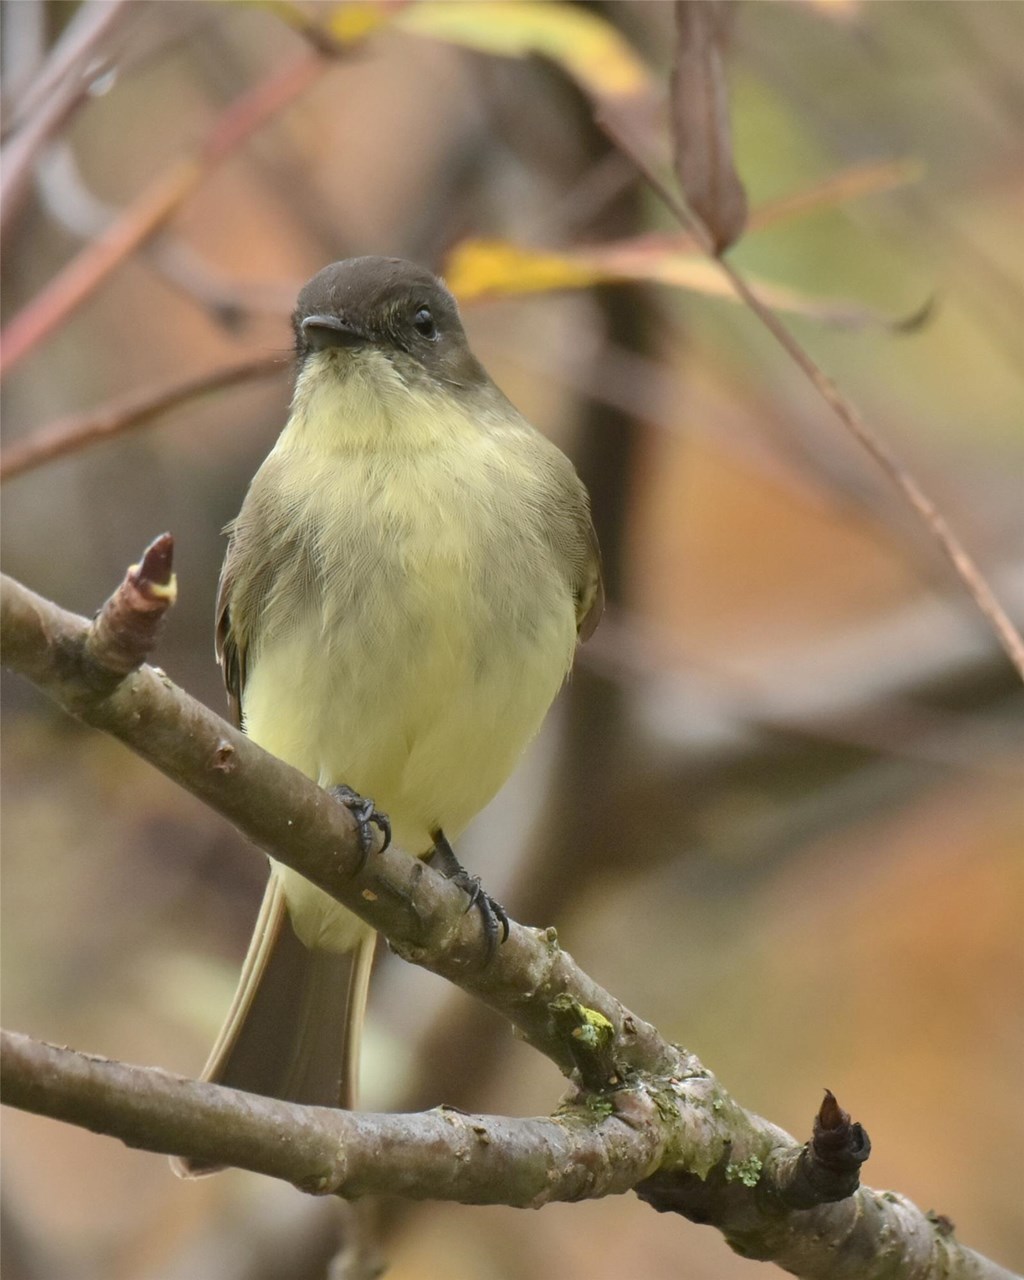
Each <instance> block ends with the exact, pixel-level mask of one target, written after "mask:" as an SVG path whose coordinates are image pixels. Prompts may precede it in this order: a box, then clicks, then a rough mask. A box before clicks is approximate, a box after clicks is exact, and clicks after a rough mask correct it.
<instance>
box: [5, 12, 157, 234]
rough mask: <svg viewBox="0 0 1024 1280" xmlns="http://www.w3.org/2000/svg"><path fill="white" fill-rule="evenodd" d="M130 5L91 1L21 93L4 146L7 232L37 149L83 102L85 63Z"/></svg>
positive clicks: (79, 13)
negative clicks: (23, 93) (22, 93)
mask: <svg viewBox="0 0 1024 1280" xmlns="http://www.w3.org/2000/svg"><path fill="white" fill-rule="evenodd" d="M135 3H136V0H92V3H90V4H85V5H82V6H81V8H80V9H79V11H78V12H77V13H76V14H75V16H74V18H73V19H72V21H71V23H70V25H69V26H68V29H67V30H66V31H65V33H64V35H63V36H62V37H61V39H60V40H59V41H58V43H57V44H56V45H55V47H54V48H53V50H52V51H51V53H50V55H49V57H48V58H47V60H46V62H45V64H44V65H43V67H42V69H41V71H40V72H39V74H38V75H37V76H36V78H35V79H34V80H33V82H32V84H31V85H29V87H28V89H27V90H26V92H25V95H24V97H23V99H22V101H21V102H20V103H19V104H18V112H17V115H16V118H15V121H14V126H13V127H14V132H13V133H12V135H11V136H10V138H9V139H6V140H5V142H4V147H3V181H2V183H0V228H3V229H6V227H7V226H8V224H9V222H10V217H11V213H12V211H13V210H14V209H16V208H17V207H18V205H19V203H20V202H21V199H22V198H23V196H24V194H25V191H26V190H27V188H28V184H29V180H30V178H31V174H32V166H33V164H34V163H35V160H36V157H37V156H38V154H39V151H40V149H41V148H42V147H43V146H45V144H46V143H47V142H48V141H49V139H50V138H52V137H53V135H54V134H55V133H56V132H57V131H58V130H59V129H61V128H62V127H63V126H64V125H65V124H66V123H67V121H68V120H69V118H70V117H71V115H72V113H73V112H74V111H75V110H76V109H77V108H78V107H79V106H81V104H82V103H83V102H84V101H85V98H86V95H87V92H88V88H89V84H88V80H87V78H86V72H87V71H88V70H89V63H90V60H91V59H92V58H93V57H94V55H95V52H96V50H97V49H99V48H100V47H101V46H102V45H103V44H104V43H105V42H109V40H110V38H111V36H112V35H113V34H114V33H115V32H116V31H117V28H118V27H120V26H121V25H122V24H123V22H124V19H125V18H126V17H127V16H128V14H129V12H130V10H131V8H132V6H133V5H134V4H135Z"/></svg>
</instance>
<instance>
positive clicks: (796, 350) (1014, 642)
mask: <svg viewBox="0 0 1024 1280" xmlns="http://www.w3.org/2000/svg"><path fill="white" fill-rule="evenodd" d="M598 123H599V124H600V125H601V127H602V128H603V129H604V130H605V132H606V133H607V134H608V136H609V138H611V140H612V141H613V142H614V143H615V145H616V146H617V147H618V148H619V149H620V150H621V151H622V152H623V154H624V155H626V156H628V157H629V159H630V160H631V161H632V162H633V164H635V165H636V167H637V170H638V171H639V172H640V173H641V174H642V175H643V177H644V179H645V180H646V181H647V183H648V185H649V186H650V187H651V189H652V190H653V191H654V192H655V194H656V195H657V196H658V197H659V199H660V200H661V201H662V202H663V204H664V205H665V206H666V208H668V209H669V211H670V212H671V213H672V214H673V215H674V217H675V218H676V219H677V220H678V221H679V222H680V223H681V225H682V226H683V227H684V228H685V229H686V230H687V231H688V232H689V233H690V234H691V235H692V236H693V238H694V240H695V242H696V243H697V245H698V246H699V248H700V249H701V251H702V252H703V253H705V254H706V255H707V256H708V257H709V258H711V259H712V260H713V261H714V262H715V263H716V264H717V266H718V269H719V270H720V271H721V272H722V274H723V275H724V277H725V278H726V280H728V282H729V284H730V285H731V286H732V288H733V290H734V292H735V293H736V295H737V297H739V298H740V300H741V301H742V302H744V303H745V304H746V306H747V307H748V308H749V309H750V310H751V311H752V312H753V314H754V315H755V316H756V317H757V318H758V320H759V321H760V322H761V324H762V325H764V327H765V328H766V329H767V330H768V332H769V333H770V334H771V335H772V337H773V338H775V340H776V342H778V343H779V345H780V346H781V347H782V349H783V350H784V351H785V352H786V354H787V355H788V356H789V357H790V359H792V360H793V361H794V363H795V364H796V365H797V366H798V368H799V369H800V370H801V371H802V372H803V373H804V375H805V376H806V377H807V379H808V381H809V382H810V383H811V385H812V386H813V387H814V389H815V390H816V391H817V392H818V394H819V395H820V396H821V398H822V399H823V400H824V401H825V403H826V404H827V405H828V406H829V408H830V409H831V410H832V412H833V413H834V414H835V415H836V417H837V418H838V419H839V421H840V422H842V424H843V425H844V426H845V427H846V429H847V430H848V431H849V432H850V433H851V435H853V437H854V438H855V439H856V440H857V441H858V443H859V444H860V445H861V446H862V447H863V448H864V449H866V450H867V452H868V453H869V454H870V455H871V457H872V458H874V460H875V461H876V462H877V463H878V465H879V466H880V467H881V469H882V471H883V472H884V473H885V474H886V475H887V476H888V477H889V479H890V480H891V481H892V483H893V484H894V485H895V486H896V487H897V489H899V491H900V492H901V493H902V494H903V496H904V498H906V500H907V502H908V503H909V505H910V506H911V508H912V509H913V510H914V511H915V512H916V513H917V514H918V516H919V517H920V518H921V520H922V521H923V522H924V524H925V525H926V526H927V528H928V530H929V531H930V533H931V534H932V536H933V538H934V539H935V540H936V542H937V543H938V544H939V546H940V547H941V548H942V550H943V552H944V553H945V555H946V557H947V559H948V560H949V561H950V563H951V564H952V566H953V569H954V572H955V573H956V575H957V577H958V578H959V579H960V581H961V582H962V583H963V585H964V586H965V587H966V589H967V591H968V593H969V594H970V596H971V598H972V599H973V600H974V602H975V604H976V605H977V606H978V608H979V609H980V610H981V612H982V614H983V615H984V616H985V617H986V618H987V619H988V621H989V623H990V624H991V626H992V628H993V630H994V631H995V633H996V635H997V636H998V638H999V642H1000V644H1001V645H1002V647H1003V649H1004V650H1005V651H1006V654H1007V657H1009V659H1010V661H1011V662H1012V663H1013V665H1014V666H1015V667H1016V669H1017V671H1018V672H1019V674H1020V676H1021V679H1024V638H1022V637H1021V634H1020V632H1019V631H1018V630H1017V628H1016V627H1015V626H1014V624H1013V622H1012V621H1011V619H1010V616H1009V614H1008V613H1007V612H1006V610H1005V609H1004V608H1003V606H1002V605H1001V604H1000V602H999V600H998V599H997V597H996V595H995V592H994V591H993V590H992V588H991V587H990V586H989V584H988V582H987V580H986V579H985V576H984V575H983V574H982V572H981V570H980V569H979V568H978V566H977V565H976V564H975V563H974V560H973V558H972V557H971V556H970V554H969V553H968V552H967V550H966V548H965V547H964V546H963V544H962V543H961V542H960V539H959V538H958V537H957V536H956V534H955V533H954V532H953V530H952V529H951V528H950V526H949V524H948V523H947V522H946V520H945V518H944V517H943V516H942V514H941V513H940V512H939V509H938V508H937V507H936V505H935V503H934V502H933V501H932V499H931V498H930V497H929V496H928V495H927V494H926V493H925V491H924V490H923V489H922V488H921V486H920V484H918V482H917V480H915V479H914V477H913V476H912V475H911V474H910V472H909V471H908V470H907V468H906V467H905V466H904V464H903V463H902V462H901V461H900V459H899V458H898V457H897V456H896V454H895V452H894V451H893V450H892V449H891V448H890V447H889V445H888V444H886V443H885V441H883V440H882V438H881V437H880V436H879V435H877V434H876V432H875V431H874V430H873V429H872V428H871V427H870V426H869V425H868V424H867V423H866V422H865V421H864V419H863V418H862V417H861V416H860V414H859V412H858V411H857V409H856V408H855V407H854V406H853V404H852V403H851V402H850V401H849V400H848V399H847V398H846V397H845V396H844V395H843V394H842V393H841V392H840V391H839V389H838V387H837V386H836V385H835V383H834V382H833V381H832V380H831V379H830V378H829V377H827V376H826V374H825V373H824V372H823V371H822V370H821V369H819V367H818V366H817V364H816V363H815V362H814V360H813V359H812V358H811V356H810V355H809V354H808V353H807V352H806V351H805V350H804V348H803V347H802V346H801V345H800V343H799V342H798V341H797V339H796V338H795V337H794V336H793V334H792V333H790V331H789V329H787V328H786V326H785V324H784V323H783V322H782V320H780V319H779V317H778V316H777V315H776V314H775V312H774V311H773V310H772V309H771V308H770V307H769V306H767V305H766V304H765V303H763V302H762V301H761V300H760V298H758V296H757V294H756V293H754V291H753V289H751V287H750V285H748V284H747V282H746V280H745V279H744V277H743V276H742V275H741V274H740V273H739V272H738V271H737V270H736V268H735V267H733V266H732V265H731V264H730V263H729V262H727V261H726V260H725V259H724V258H720V257H719V256H718V255H717V253H716V250H715V242H714V239H713V237H712V236H711V234H710V232H709V231H708V230H707V228H706V227H705V226H704V224H703V222H702V221H701V220H700V218H699V217H697V216H696V215H695V214H694V213H693V212H692V211H691V210H690V209H688V208H687V207H686V205H685V203H684V202H683V201H682V200H681V199H680V198H679V197H678V196H676V195H675V194H674V193H673V192H672V191H670V190H669V188H668V187H667V186H666V185H665V183H664V182H663V181H662V180H661V178H659V176H658V175H657V173H656V172H655V170H654V168H653V167H652V165H651V164H650V163H649V162H648V160H647V158H646V155H645V154H644V147H643V145H642V143H640V142H639V140H638V138H637V136H636V132H635V130H634V129H633V128H632V127H631V125H630V123H629V119H628V117H627V116H626V115H625V114H618V115H616V114H615V113H614V112H613V110H611V109H609V108H608V107H607V106H606V107H604V108H602V110H601V112H600V114H599V115H598Z"/></svg>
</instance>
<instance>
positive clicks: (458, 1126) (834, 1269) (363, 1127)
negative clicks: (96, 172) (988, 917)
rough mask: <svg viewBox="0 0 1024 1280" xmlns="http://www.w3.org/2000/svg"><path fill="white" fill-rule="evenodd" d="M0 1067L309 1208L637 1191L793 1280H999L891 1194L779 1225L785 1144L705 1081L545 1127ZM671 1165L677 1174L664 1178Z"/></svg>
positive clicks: (530, 1201) (25, 1064)
mask: <svg viewBox="0 0 1024 1280" xmlns="http://www.w3.org/2000/svg"><path fill="white" fill-rule="evenodd" d="M0 1053H2V1062H3V1073H2V1076H0V1100H2V1101H3V1102H5V1103H8V1104H10V1105H12V1106H16V1107H20V1108H21V1109H23V1110H26V1111H31V1112H34V1113H35V1114H38V1115H45V1116H49V1117H51V1118H53V1119H57V1120H63V1121H65V1122H67V1123H69V1124H75V1125H78V1126H79V1127H82V1128H86V1129H89V1130H90V1131H92V1132H93V1133H101V1134H105V1135H107V1136H110V1137H115V1138H120V1139H121V1140H122V1141H123V1142H125V1143H127V1144H128V1145H129V1146H132V1147H141V1148H143V1149H144V1150H149V1151H156V1152H162V1153H164V1154H168V1155H178V1156H189V1157H192V1158H195V1159H199V1160H205V1161H216V1162H218V1163H222V1162H225V1161H226V1162H227V1163H230V1164H232V1165H235V1166H237V1167H239V1168H244V1169H250V1170H252V1171H253V1172H256V1173H262V1174H266V1175H267V1176H270V1177H274V1178H281V1179H284V1180H285V1181H288V1182H291V1183H292V1184H294V1185H295V1186H297V1187H298V1188H299V1189H300V1190H303V1191H306V1192H308V1193H311V1194H315V1195H340V1196H345V1197H346V1198H349V1199H352V1198H356V1197H359V1196H364V1195H373V1194H382V1193H383V1194H389V1195H399V1196H403V1197H406V1198H408V1199H412V1200H425V1199H430V1200H453V1201H457V1202H460V1203H463V1204H506V1205H513V1206H521V1207H538V1206H540V1205H542V1204H549V1203H552V1202H554V1201H565V1200H581V1199H594V1198H597V1197H599V1196H604V1195H613V1194H621V1193H622V1192H625V1191H628V1190H630V1189H635V1190H636V1191H637V1193H638V1195H639V1196H640V1197H641V1198H642V1199H644V1200H646V1201H647V1202H648V1203H650V1204H651V1205H652V1206H653V1207H654V1208H656V1209H658V1210H659V1211H660V1212H675V1213H680V1214H682V1215H684V1216H686V1217H688V1218H691V1219H692V1220H693V1221H696V1222H703V1223H711V1224H714V1225H716V1226H718V1227H719V1228H720V1229H721V1230H722V1231H723V1233H724V1234H725V1236H726V1239H727V1240H728V1241H729V1243H730V1244H731V1245H732V1247H733V1248H735V1249H736V1250H737V1251H738V1252H740V1253H742V1254H743V1255H744V1256H746V1257H751V1258H761V1259H765V1260H769V1259H770V1260H773V1261H775V1262H777V1263H779V1264H780V1265H781V1266H783V1267H785V1268H786V1269H787V1270H789V1271H792V1272H793V1273H794V1274H796V1275H798V1276H803V1277H806V1278H807V1280H893V1278H894V1277H896V1278H898V1277H900V1276H907V1277H909V1276H920V1275H942V1276H945V1277H948V1278H949V1280H1012V1277H1011V1276H1010V1273H1009V1272H1007V1271H1005V1270H1003V1268H1001V1267H999V1266H997V1265H995V1264H994V1263H991V1262H988V1261H987V1260H986V1259H984V1258H981V1257H980V1256H979V1255H977V1254H975V1253H973V1252H972V1251H971V1250H970V1249H966V1248H964V1247H963V1246H962V1245H960V1244H959V1243H958V1242H957V1241H956V1239H955V1237H954V1235H953V1228H952V1224H951V1223H950V1222H949V1221H948V1219H945V1218H943V1217H941V1216H938V1215H935V1214H927V1215H926V1214H922V1213H921V1212H920V1211H919V1210H918V1209H916V1208H915V1207H914V1206H913V1205H912V1204H910V1202H909V1201H907V1200H905V1199H903V1197H901V1196H897V1195H894V1194H893V1193H892V1192H886V1193H884V1194H879V1193H877V1192H873V1191H870V1190H867V1189H862V1190H860V1191H858V1192H856V1194H855V1195H853V1196H850V1197H849V1198H845V1199H842V1200H841V1201H840V1202H838V1203H830V1202H828V1200H829V1197H819V1198H818V1199H816V1200H815V1201H814V1203H813V1204H811V1205H808V1206H806V1208H805V1209H804V1211H803V1212H800V1213H794V1212H793V1211H792V1210H791V1208H789V1207H788V1206H787V1205H786V1204H785V1203H783V1201H782V1198H781V1196H780V1194H779V1190H780V1184H781V1183H782V1182H784V1180H785V1179H784V1178H782V1179H780V1178H779V1177H778V1176H777V1171H778V1170H779V1169H783V1170H786V1171H788V1170H789V1169H790V1168H791V1167H792V1159H791V1158H790V1159H788V1161H780V1160H779V1158H778V1152H779V1151H780V1150H781V1152H782V1154H783V1155H784V1156H787V1157H791V1156H792V1153H793V1151H794V1150H795V1148H794V1147H793V1144H792V1142H791V1140H789V1139H788V1138H786V1137H785V1135H782V1134H780V1132H779V1131H778V1130H774V1129H772V1127H771V1126H770V1125H767V1124H766V1123H765V1122H764V1121H763V1120H758V1119H757V1118H756V1117H751V1116H746V1115H745V1113H743V1112H741V1111H739V1109H738V1108H736V1107H735V1104H733V1103H731V1102H730V1101H729V1100H728V1099H727V1098H726V1097H725V1095H723V1094H722V1093H721V1092H720V1090H718V1088H717V1086H716V1085H715V1084H714V1082H713V1081H712V1080H711V1078H710V1077H709V1076H708V1075H707V1074H706V1073H703V1072H700V1073H697V1074H692V1073H689V1074H683V1075H681V1076H680V1077H679V1078H677V1079H676V1080H674V1081H673V1082H672V1085H673V1088H672V1089H671V1090H670V1091H666V1090H664V1089H662V1090H659V1091H658V1092H652V1091H651V1090H650V1089H649V1087H648V1086H647V1084H646V1083H645V1082H643V1081H640V1082H637V1083H636V1084H635V1085H634V1087H632V1088H628V1089H621V1090H618V1091H617V1092H615V1093H614V1094H612V1095H611V1096H610V1097H609V1098H608V1099H604V1100H601V1101H600V1102H598V1103H597V1104H596V1105H595V1103H594V1101H593V1100H590V1099H586V1098H584V1099H580V1100H578V1101H577V1102H576V1103H575V1104H571V1105H566V1106H563V1107H562V1108H560V1109H559V1112H558V1114H557V1116H555V1117H552V1118H533V1119H509V1118H506V1117H503V1116H473V1115H466V1114H464V1113H463V1112H459V1111H451V1110H448V1109H447V1108H436V1109H434V1110H433V1111H429V1112H421V1113H414V1114H405V1115H373V1114H365V1113H363V1114H361V1113H359V1112H351V1111H339V1110H335V1109H328V1108H324V1107H304V1106H297V1105H295V1104H294V1103H287V1102H278V1101H277V1100H275V1099H270V1098H263V1097H259V1096H257V1095H255V1094H246V1093H239V1092H238V1091H236V1090H233V1089H225V1088H223V1087H221V1086H219V1085H212V1084H208V1083H206V1082H202V1081H197V1080H187V1079H183V1078H182V1077H180V1076H174V1075H171V1074H169V1073H168V1072H164V1071H159V1070H156V1069H153V1068H145V1067H134V1066H128V1065H126V1064H123V1063H119V1062H112V1061H109V1060H108V1059H105V1058H98V1057H94V1056H91V1055H86V1054H81V1053H75V1052H73V1051H72V1050H69V1049H64V1048H58V1047H56V1046H54V1045H47V1044H43V1043H40V1042H39V1041H35V1040H32V1039H30V1038H29V1037H28V1036H24V1035H19V1034H17V1033H13V1032H2V1033H0ZM723 1117H724V1121H723V1119H722V1118H723ZM716 1119H717V1120H718V1126H717V1127H716ZM723 1124H724V1125H727V1126H728V1134H727V1136H726V1137H725V1138H724V1139H723V1137H722V1134H721V1132H719V1128H720V1127H722V1125H723ZM780 1139H781V1140H782V1144H781V1147H780ZM804 1150H806V1148H805V1149H804ZM684 1160H688V1164H689V1171H680V1170H679V1169H673V1168H672V1167H671V1165H672V1164H673V1163H676V1164H678V1163H682V1162H683V1161H684ZM659 1163H661V1164H662V1169H661V1171H660V1172H659V1173H657V1174H655V1175H654V1176H653V1177H649V1178H645V1176H644V1175H645V1174H646V1173H647V1172H648V1171H649V1170H650V1169H651V1168H652V1167H657V1166H658V1164H659ZM694 1169H700V1170H702V1172H701V1173H700V1174H698V1173H695V1172H693V1170H694ZM831 1199H832V1200H835V1199H837V1196H836V1195H833V1196H832V1197H831Z"/></svg>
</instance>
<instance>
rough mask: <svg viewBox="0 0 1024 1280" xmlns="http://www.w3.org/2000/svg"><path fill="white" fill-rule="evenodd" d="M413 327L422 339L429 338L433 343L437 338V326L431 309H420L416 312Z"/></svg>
mask: <svg viewBox="0 0 1024 1280" xmlns="http://www.w3.org/2000/svg"><path fill="white" fill-rule="evenodd" d="M412 327H413V328H414V329H415V330H416V332H417V333H418V334H419V335H420V337H421V338H428V339H429V340H430V341H431V342H433V340H434V339H435V338H436V337H437V325H436V324H434V317H433V316H432V315H431V314H430V308H429V307H420V308H419V309H418V310H417V311H416V313H415V315H414V316H413V318H412Z"/></svg>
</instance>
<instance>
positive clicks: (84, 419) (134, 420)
mask: <svg viewBox="0 0 1024 1280" xmlns="http://www.w3.org/2000/svg"><path fill="white" fill-rule="evenodd" d="M287 368H288V364H287V362H286V361H284V360H282V358H281V357H280V356H279V355H271V356H266V355H262V356H248V357H246V358H245V359H244V360H239V361H236V362H234V363H232V364H227V365H222V366H221V367H220V368H217V369H211V370H209V371H208V372H206V373H200V374H193V375H191V376H190V377H188V378H184V379H180V380H175V381H174V382H165V383H163V384H161V385H160V386H158V387H151V388H147V389H145V390H143V391H139V392H136V393H135V394H133V395H130V396H124V397H122V398H121V399H119V400H113V401H111V402H110V403H109V404H105V405H102V406H101V407H100V408H98V409H91V410H90V411H89V412H88V413H81V414H73V415H71V416H69V417H66V418H61V419H60V420H59V421H57V422H54V423H51V424H50V425H49V426H46V427H41V428H40V429H39V430H37V431H33V432H32V433H31V435H28V436H26V437H25V438H24V439H23V440H16V441H15V442H14V444H12V445H9V446H8V447H7V448H6V449H4V450H3V452H2V453H0V483H3V482H4V481H5V480H10V479H11V478H12V477H13V476H18V475H21V474H22V473H23V472H25V471H32V470H34V468H36V467H40V466H42V465H43V464H44V463H46V462H51V461H52V460H53V459H54V458H62V457H64V456H65V455H67V454H70V453H77V452H78V451H79V450H80V449H84V448H87V447H88V446H89V445H91V444H93V443H95V442H96V441H98V440H108V439H111V438H112V437H114V436H118V435H121V434H122V433H124V432H126V431H132V430H134V429H136V428H138V427H145V426H149V425H150V423H152V422H153V420H154V419H156V418H158V417H160V416H161V415H162V414H165V413H167V412H169V411H170V410H172V409H177V408H178V407H179V406H180V405H183V404H187V403H188V402H189V401H191V400H196V399H198V398H199V397H201V396H204V395H209V394H210V393H211V392H213V391H222V390H224V389H225V388H226V387H234V386H237V385H238V384H239V383H244V382H251V381H253V380H254V379H256V378H265V377H269V376H270V375H272V374H275V373H280V372H282V371H285V370H287Z"/></svg>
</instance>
